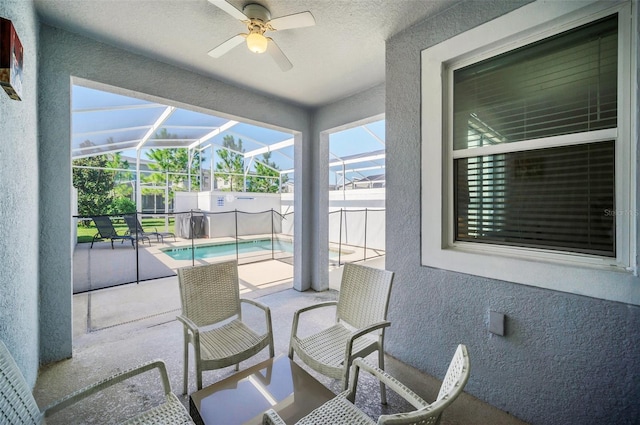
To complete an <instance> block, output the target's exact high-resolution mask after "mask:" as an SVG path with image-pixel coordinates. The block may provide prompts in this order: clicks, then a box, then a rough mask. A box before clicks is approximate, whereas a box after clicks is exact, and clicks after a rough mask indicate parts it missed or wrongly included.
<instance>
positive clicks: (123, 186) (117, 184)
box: [107, 138, 135, 208]
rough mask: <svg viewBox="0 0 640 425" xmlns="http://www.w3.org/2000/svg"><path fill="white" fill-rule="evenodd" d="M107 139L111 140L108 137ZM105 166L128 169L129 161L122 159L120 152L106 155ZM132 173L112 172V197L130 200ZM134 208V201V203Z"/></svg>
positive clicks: (131, 194)
mask: <svg viewBox="0 0 640 425" xmlns="http://www.w3.org/2000/svg"><path fill="white" fill-rule="evenodd" d="M109 140H112V139H111V138H109ZM107 167H109V168H114V169H118V170H122V169H127V170H128V169H129V161H127V160H123V159H122V155H121V154H120V152H115V153H113V154H108V155H107ZM132 178H133V173H132V172H131V171H115V173H114V180H115V181H114V186H113V193H114V199H120V198H123V199H127V200H129V201H130V202H132V201H131V199H132V196H133V187H132V186H131V183H130V182H131V179H132ZM134 208H135V203H134Z"/></svg>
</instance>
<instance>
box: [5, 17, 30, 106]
mask: <svg viewBox="0 0 640 425" xmlns="http://www.w3.org/2000/svg"><path fill="white" fill-rule="evenodd" d="M23 57H24V56H23V51H22V43H21V42H20V38H18V34H17V33H16V29H15V28H14V27H13V23H12V22H11V21H10V20H8V19H4V18H0V86H2V88H3V89H4V91H5V92H7V94H8V95H9V97H10V98H11V99H15V100H22V60H23Z"/></svg>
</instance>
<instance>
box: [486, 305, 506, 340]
mask: <svg viewBox="0 0 640 425" xmlns="http://www.w3.org/2000/svg"><path fill="white" fill-rule="evenodd" d="M504 321H505V316H504V313H498V312H497V311H491V310H490V311H489V332H491V333H493V334H496V335H500V336H504Z"/></svg>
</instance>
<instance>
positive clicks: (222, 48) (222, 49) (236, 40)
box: [208, 34, 247, 58]
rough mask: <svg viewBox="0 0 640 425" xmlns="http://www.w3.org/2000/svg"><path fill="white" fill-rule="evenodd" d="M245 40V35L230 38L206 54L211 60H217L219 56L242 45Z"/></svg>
mask: <svg viewBox="0 0 640 425" xmlns="http://www.w3.org/2000/svg"><path fill="white" fill-rule="evenodd" d="M245 38H247V34H238V35H234V36H233V37H231V38H230V39H228V40H227V41H225V42H224V43H222V44H221V45H219V46H218V47H216V48H215V49H213V50H211V51H210V52H209V53H208V55H209V56H211V57H212V58H219V57H220V56H222V55H224V54H225V53H227V52H228V51H229V50H231V49H233V48H234V47H236V46H238V45H240V44H242V43H243V42H244V40H245Z"/></svg>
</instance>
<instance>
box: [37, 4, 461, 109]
mask: <svg viewBox="0 0 640 425" xmlns="http://www.w3.org/2000/svg"><path fill="white" fill-rule="evenodd" d="M453 2H454V0H257V1H253V0H229V3H231V4H232V5H234V6H235V7H236V8H238V9H242V8H243V6H245V5H246V4H248V3H260V4H262V5H263V6H266V7H267V8H268V9H269V10H270V12H271V17H272V18H277V17H280V16H286V15H290V14H294V13H298V12H304V11H310V12H311V13H312V14H313V15H314V17H315V20H316V25H315V26H313V27H307V28H298V29H292V30H286V31H281V32H272V33H268V34H267V35H269V36H271V37H272V38H273V39H274V40H275V41H276V42H277V43H278V45H279V46H280V48H281V49H282V50H283V52H284V53H285V54H286V55H287V57H288V58H289V60H290V61H291V62H292V63H293V69H291V70H290V71H287V72H282V71H281V70H280V69H279V68H278V66H277V65H276V64H275V62H274V61H273V60H272V59H271V58H270V57H269V56H267V55H266V54H255V53H251V52H249V51H248V49H246V48H245V46H244V45H241V46H238V47H236V48H235V49H233V50H232V51H230V52H229V53H227V54H226V55H224V56H222V57H221V58H219V59H214V58H211V57H210V56H208V55H207V52H209V50H211V49H212V48H214V47H216V46H217V45H218V44H220V43H222V42H224V41H225V40H227V39H229V38H231V37H232V36H234V35H236V34H238V33H243V32H246V26H245V25H244V24H242V23H241V22H240V21H238V20H236V19H234V18H233V17H232V16H230V15H229V14H227V13H225V12H224V11H222V10H220V9H219V8H218V7H216V6H214V5H212V4H211V3H209V2H208V1H207V0H100V1H93V0H92V1H87V0H35V4H36V9H37V11H38V15H39V16H40V19H41V20H42V21H43V22H45V23H47V24H49V25H52V26H55V27H59V28H63V29H66V30H68V31H72V32H75V33H79V34H81V35H85V36H87V37H90V38H93V39H96V40H98V41H101V42H104V43H108V44H111V45H114V46H117V47H120V48H123V49H126V50H129V51H132V52H135V53H138V54H141V55H144V56H147V57H150V58H153V59H156V60H159V61H162V62H165V63H169V64H173V65H176V66H179V67H181V68H184V69H188V70H191V71H193V72H196V73H199V74H202V75H206V76H210V77H213V78H215V79H218V80H222V81H226V82H229V83H231V84H234V85H236V86H241V87H245V88H249V89H251V90H254V91H257V92H260V93H263V94H266V95H269V96H275V97H278V98H282V99H285V100H288V101H290V102H294V103H297V104H301V105H304V106H311V107H315V106H320V105H324V104H327V103H331V102H333V101H336V100H338V99H341V98H343V97H346V96H349V95H352V94H354V93H357V92H360V91H362V90H365V89H368V88H370V87H373V86H375V85H377V84H380V83H383V82H384V73H385V40H386V39H388V38H389V37H390V36H392V35H393V34H396V33H398V32H400V31H402V30H403V29H405V28H408V27H410V26H411V25H413V24H415V23H417V22H419V21H421V20H424V19H425V18H426V17H428V16H432V15H434V14H437V13H439V12H441V11H442V10H444V9H445V8H447V7H449V6H450V5H451V4H452V3H453Z"/></svg>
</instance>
